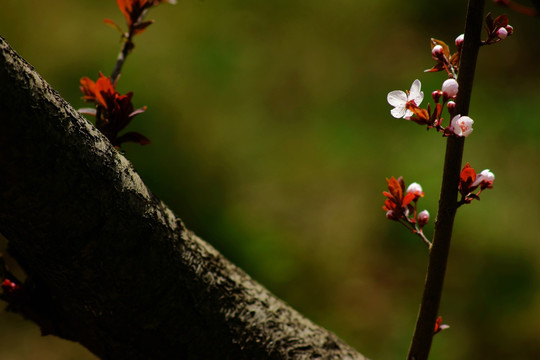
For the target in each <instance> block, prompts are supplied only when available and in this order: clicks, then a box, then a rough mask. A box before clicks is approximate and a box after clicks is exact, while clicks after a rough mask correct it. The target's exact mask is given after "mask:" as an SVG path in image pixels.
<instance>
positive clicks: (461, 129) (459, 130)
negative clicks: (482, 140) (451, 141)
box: [450, 115, 474, 137]
mask: <svg viewBox="0 0 540 360" xmlns="http://www.w3.org/2000/svg"><path fill="white" fill-rule="evenodd" d="M473 123H474V121H473V119H471V118H470V117H468V116H461V115H456V116H454V118H453V119H452V121H451V122H450V130H451V131H452V132H453V133H454V134H456V135H457V136H463V137H467V136H469V134H470V133H472V131H473V128H472V124H473Z"/></svg>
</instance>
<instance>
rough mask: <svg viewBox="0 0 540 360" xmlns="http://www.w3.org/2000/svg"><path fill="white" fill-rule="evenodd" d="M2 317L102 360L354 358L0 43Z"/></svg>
mask: <svg viewBox="0 0 540 360" xmlns="http://www.w3.org/2000/svg"><path fill="white" fill-rule="evenodd" d="M0 233H2V234H3V235H4V236H5V237H6V238H7V239H9V251H10V253H11V255H12V256H13V257H14V258H15V259H16V260H17V261H18V262H19V264H20V265H21V267H22V268H23V269H24V271H25V272H26V274H27V276H28V277H27V279H26V281H25V283H24V284H23V285H22V288H21V289H20V290H18V291H17V292H16V293H13V294H11V295H12V296H7V297H6V296H4V298H5V299H8V302H9V308H10V309H11V310H12V311H15V312H18V313H21V314H22V315H23V316H25V317H27V318H28V319H30V320H32V321H35V322H36V323H37V324H38V325H39V326H40V328H41V330H42V333H43V334H53V335H56V336H60V337H62V338H65V339H69V340H73V341H77V342H80V343H81V344H82V345H84V346H85V347H87V348H88V349H89V350H90V351H92V352H93V353H94V354H96V355H97V356H99V357H100V358H102V359H115V360H116V359H365V358H364V357H363V356H362V355H361V354H359V353H357V352H356V351H355V350H354V349H352V348H351V347H349V346H348V345H347V344H345V343H344V342H343V341H341V340H340V339H338V338H337V337H336V336H335V335H334V334H332V333H330V332H328V331H327V330H325V329H322V328H320V327H318V326H316V325H314V324H313V323H312V322H310V321H309V320H307V319H305V318H303V317H302V316H301V315H300V314H298V313H297V312H296V311H295V310H293V309H291V308H290V307H289V306H287V305H286V304H285V303H284V302H283V301H281V300H279V299H277V298H276V297H275V296H274V295H272V294H271V293H270V292H269V291H268V290H266V289H265V288H264V287H262V286H261V285H260V284H258V283H256V282H255V281H254V280H253V279H251V278H250V277H249V276H247V275H246V274H245V273H244V272H243V271H242V270H240V269H239V268H237V267H236V266H234V265H233V264H231V263H230V262H229V261H228V260H226V259H225V258H224V257H223V256H222V255H220V254H219V253H218V252H217V251H216V250H215V249H213V248H212V247H211V246H210V245H209V244H207V243H206V242H204V241H203V240H201V239H199V238H198V237H197V236H195V235H194V234H193V233H192V232H190V231H188V230H187V229H186V228H185V227H184V225H183V224H182V222H181V220H179V219H177V218H176V217H175V215H174V214H173V213H172V211H171V210H169V209H168V208H167V207H166V206H165V205H164V204H163V203H162V202H161V201H160V200H159V199H157V198H156V197H155V196H154V195H153V194H152V193H151V192H150V191H149V190H148V189H147V188H146V186H145V185H144V183H143V182H142V180H141V179H140V177H139V175H138V174H137V173H136V172H135V170H134V169H133V167H132V165H131V164H130V163H129V162H128V161H127V160H126V159H125V158H124V157H123V156H122V155H121V154H120V153H119V152H118V151H117V150H115V149H114V147H113V146H112V145H111V144H110V143H109V141H108V140H107V139H106V138H105V137H104V136H102V135H101V133H100V132H99V131H98V130H96V129H95V128H94V127H93V126H92V125H91V124H90V123H89V122H88V121H86V120H85V119H84V118H82V117H81V116H80V115H79V114H78V113H77V111H76V110H74V109H73V108H72V107H71V106H70V105H69V104H68V103H67V102H66V101H65V100H63V99H62V98H61V97H60V96H59V94H58V93H57V92H56V91H54V90H53V89H52V88H51V87H50V86H49V85H48V84H47V83H46V82H45V81H44V80H43V79H42V78H41V77H40V76H39V75H38V74H37V73H36V72H35V71H34V70H33V68H32V66H30V65H29V64H28V63H26V62H25V61H24V60H23V59H22V58H21V57H19V56H18V55H17V54H16V53H15V52H14V51H13V50H12V49H11V48H10V46H9V45H8V44H7V42H6V41H5V40H4V39H3V38H1V37H0Z"/></svg>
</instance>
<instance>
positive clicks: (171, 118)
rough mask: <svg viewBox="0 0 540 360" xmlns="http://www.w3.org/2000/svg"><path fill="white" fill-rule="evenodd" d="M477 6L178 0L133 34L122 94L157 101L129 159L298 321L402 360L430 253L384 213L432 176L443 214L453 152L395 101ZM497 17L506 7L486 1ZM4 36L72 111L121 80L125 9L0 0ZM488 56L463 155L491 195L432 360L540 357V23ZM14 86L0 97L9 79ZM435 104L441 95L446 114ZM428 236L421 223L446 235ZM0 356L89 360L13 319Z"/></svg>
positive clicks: (462, 223) (476, 218)
mask: <svg viewBox="0 0 540 360" xmlns="http://www.w3.org/2000/svg"><path fill="white" fill-rule="evenodd" d="M466 5H467V4H466V1H451V0H446V1H438V2H433V1H428V0H425V1H415V2H411V1H408V2H404V1H397V0H378V1H358V0H357V1H353V0H333V1H331V0H326V1H322V0H273V1H262V0H255V1H240V0H219V1H216V0H204V1H197V0H180V1H179V2H178V4H177V5H176V6H171V5H168V4H164V5H160V6H159V7H158V8H155V9H153V10H151V12H150V14H149V16H148V18H153V19H156V23H155V24H154V25H152V26H150V27H149V29H148V30H147V32H146V33H144V34H142V35H140V36H138V37H137V38H136V41H135V42H136V49H135V51H134V53H133V54H132V55H131V56H130V57H129V58H128V60H127V62H126V64H125V68H124V71H123V74H122V77H121V78H120V81H119V84H118V88H119V91H120V92H121V93H125V92H128V91H133V92H134V94H135V95H134V98H133V102H134V104H135V106H136V107H140V106H143V105H147V106H148V110H147V112H146V113H144V114H142V115H139V116H138V117H136V118H135V120H134V121H133V123H132V125H130V130H133V131H140V132H142V133H143V134H145V135H146V136H148V137H149V138H150V139H151V140H152V144H151V145H149V146H146V147H141V146H139V145H132V144H128V145H126V146H125V149H124V150H125V151H126V156H127V157H128V158H129V159H130V160H131V161H132V162H133V164H134V166H135V167H136V169H137V170H138V172H139V173H140V174H141V176H142V178H143V179H144V181H145V182H146V184H147V185H148V186H149V187H150V188H151V189H152V191H154V192H155V193H156V194H157V195H158V196H159V197H160V198H161V199H163V200H164V201H165V202H166V203H167V204H168V205H169V206H170V207H171V208H172V209H173V210H174V211H175V212H176V213H177V215H178V216H180V217H181V218H182V219H183V220H184V221H185V223H186V224H187V226H188V227H189V228H191V229H193V230H194V231H195V232H196V233H197V234H199V235H200V236H201V237H203V238H204V239H206V240H207V241H208V242H210V243H211V244H212V245H214V246H215V247H216V248H217V249H219V250H220V251H221V252H223V253H224V254H225V255H226V256H227V257H228V258H229V259H231V260H232V261H233V262H235V263H236V264H238V265H239V266H240V267H242V268H243V269H245V270H246V271H247V272H248V273H249V274H251V275H252V276H253V277H254V278H255V279H257V280H258V281H260V282H261V283H263V284H264V285H266V286H267V287H268V288H269V289H270V290H271V291H273V292H274V293H276V294H277V295H278V296H279V297H281V298H283V299H284V300H286V301H287V302H288V303H290V304H291V305H292V306H293V307H295V308H296V309H298V310H299V311H300V312H301V313H303V314H305V315H306V316H307V317H309V318H311V319H312V320H314V321H315V322H316V323H318V324H320V325H322V326H324V327H327V328H329V329H330V330H332V331H334V332H335V333H337V334H338V335H339V336H340V337H342V338H343V339H345V340H346V341H347V342H349V343H350V344H351V345H353V346H354V347H356V348H357V349H358V350H359V351H360V352H362V353H364V354H365V355H366V356H369V357H370V358H373V359H376V360H383V359H388V360H393V359H399V358H404V357H405V354H406V351H407V349H408V345H409V341H410V337H411V334H412V331H413V327H414V323H415V319H416V314H417V310H418V305H419V301H420V297H421V292H422V287H423V282H424V276H425V268H426V265H427V251H426V248H425V246H424V245H423V244H422V243H421V241H420V240H419V239H418V238H416V237H415V236H413V235H412V234H410V233H408V232H407V231H406V230H405V229H404V228H401V227H400V226H398V224H396V223H393V222H389V221H387V220H386V219H385V216H384V211H383V210H381V206H382V205H383V201H384V197H383V196H382V194H381V192H382V191H383V190H385V187H386V182H385V177H390V176H396V177H397V176H400V175H402V176H404V178H405V181H406V182H407V183H410V182H413V181H417V182H419V183H421V184H422V186H423V187H424V191H425V193H426V196H425V198H423V199H422V200H421V202H420V207H421V208H426V209H428V210H429V211H430V213H431V214H432V218H434V217H435V213H436V206H437V201H438V192H439V188H440V182H441V172H442V161H443V157H444V147H445V141H444V139H442V138H441V137H440V135H439V134H437V133H435V132H426V131H425V130H424V129H423V128H422V127H420V126H418V125H416V124H413V123H410V122H407V121H405V120H401V119H394V118H393V117H391V116H390V109H391V107H390V106H389V105H388V104H387V102H386V94H387V93H388V92H389V91H391V90H396V89H402V90H405V89H408V88H409V87H410V84H411V83H412V81H413V80H414V79H417V78H418V79H420V80H421V81H422V87H423V91H424V92H425V93H426V98H425V100H424V103H423V105H425V104H426V103H427V101H429V100H430V99H429V98H430V96H429V94H430V93H431V91H433V90H435V89H437V88H440V84H441V83H442V81H443V80H444V79H445V74H443V73H435V74H431V73H424V72H423V70H425V69H428V68H430V67H431V66H432V65H433V64H434V62H433V60H432V59H431V55H430V51H429V50H430V48H429V39H430V37H435V38H438V39H441V40H443V41H446V42H447V43H448V44H451V45H452V47H453V41H454V38H455V37H456V36H457V35H459V34H460V33H462V32H463V29H464V18H465V10H466ZM486 7H487V9H486V10H487V11H493V12H494V14H496V15H498V14H501V13H504V12H506V9H503V8H499V7H497V6H495V5H494V4H493V3H491V2H488V3H487V5H486ZM1 8H2V9H1V11H0V34H1V35H2V36H4V37H5V38H6V39H7V41H8V42H9V43H10V44H11V45H12V46H13V47H14V48H15V49H16V50H17V51H18V53H19V54H20V55H22V56H23V57H24V58H25V59H27V60H28V61H29V62H30V63H31V64H32V65H34V66H35V67H36V69H37V71H38V72H40V73H41V74H42V76H43V77H44V78H45V79H46V80H47V81H48V82H49V83H50V84H51V85H52V86H53V87H54V88H55V89H57V90H58V91H59V92H60V93H61V95H62V96H63V97H64V98H66V99H67V100H68V101H69V102H71V103H72V104H73V105H74V106H75V107H76V108H79V107H84V106H87V105H86V104H84V103H83V102H82V100H81V99H80V97H81V94H80V92H79V90H78V81H79V79H80V78H81V77H82V76H90V77H92V78H94V79H95V78H97V73H98V71H99V70H101V71H103V72H104V73H105V74H110V72H111V71H112V68H113V65H114V61H115V58H116V55H117V52H118V50H119V47H120V42H119V34H118V33H117V32H115V30H114V29H112V28H110V27H108V26H106V25H104V24H103V23H102V20H103V19H104V18H112V19H114V20H115V21H116V22H117V23H119V24H122V26H124V19H123V16H122V14H121V13H120V11H119V10H118V9H117V7H116V2H115V1H112V0H109V1H95V0H78V1H67V0H62V1H37V0H27V1H20V0H3V1H2V2H1ZM509 16H510V22H511V24H512V25H513V26H514V29H515V34H514V36H512V37H510V38H508V39H507V40H505V41H504V42H503V43H501V44H496V45H494V46H490V47H486V48H482V49H481V52H480V58H479V64H478V69H477V77H476V80H475V88H474V91H473V98H472V103H471V110H470V116H471V117H472V118H473V119H474V120H475V124H474V129H475V131H474V132H473V133H472V135H471V136H470V137H469V138H468V139H467V141H466V147H465V155H464V160H465V161H469V162H470V163H471V165H472V166H473V167H474V168H475V169H477V170H478V171H480V170H482V169H485V168H489V169H491V170H492V171H493V172H494V173H495V175H496V180H495V188H494V189H493V190H490V191H486V192H485V193H484V194H482V200H481V201H480V202H475V203H473V204H472V205H469V206H465V207H463V208H461V209H460V210H459V212H458V215H457V219H456V226H455V232H454V234H455V236H454V239H453V247H452V251H451V254H450V255H451V257H450V263H449V268H448V277H447V281H446V284H445V292H444V297H443V302H442V307H441V311H440V313H441V315H442V316H443V317H444V322H445V323H448V324H450V326H451V328H450V329H449V330H447V331H445V332H444V333H443V334H440V335H437V336H436V338H435V341H434V346H433V350H432V358H433V359H434V360H450V359H538V358H540V341H539V338H540V335H538V334H539V333H540V322H539V320H540V301H539V298H540V291H539V276H540V261H539V258H540V244H539V240H540V236H539V234H538V230H539V227H540V226H539V222H540V221H539V219H540V205H539V199H540V189H539V186H538V183H539V181H538V178H539V176H540V168H539V166H538V159H539V158H540V149H539V145H538V141H539V139H540V114H539V111H538V107H539V104H540V87H539V85H538V83H539V79H540V68H539V66H538V64H539V56H540V42H539V39H540V36H539V35H540V21H539V19H536V18H528V17H525V16H523V15H520V14H515V13H509ZM0 86H1V84H0ZM431 102H432V101H431ZM432 229H433V226H432V223H431V224H429V225H428V226H427V228H426V232H427V234H428V236H431V233H432ZM0 358H1V359H12V360H15V359H41V360H47V359H93V358H94V357H93V356H92V355H91V354H88V352H87V351H86V350H85V349H83V348H82V347H80V346H79V345H76V344H71V343H69V342H66V341H62V340H58V339H56V338H52V337H45V338H42V337H40V336H39V330H38V329H37V327H35V326H34V325H33V324H31V323H29V322H26V321H24V320H22V319H20V318H19V317H18V316H15V315H13V314H7V313H5V312H0Z"/></svg>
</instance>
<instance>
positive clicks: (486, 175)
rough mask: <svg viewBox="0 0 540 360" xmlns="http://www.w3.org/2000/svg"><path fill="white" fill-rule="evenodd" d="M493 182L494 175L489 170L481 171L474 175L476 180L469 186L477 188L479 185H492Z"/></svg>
mask: <svg viewBox="0 0 540 360" xmlns="http://www.w3.org/2000/svg"><path fill="white" fill-rule="evenodd" d="M494 180H495V174H493V173H492V172H491V171H489V169H485V170H482V172H481V173H480V174H478V175H476V180H474V182H473V183H472V185H471V186H478V185H480V184H481V183H486V184H492V183H493V181H494Z"/></svg>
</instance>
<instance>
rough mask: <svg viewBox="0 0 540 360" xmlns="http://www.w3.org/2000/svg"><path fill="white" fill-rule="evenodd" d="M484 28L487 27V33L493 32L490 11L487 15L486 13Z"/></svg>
mask: <svg viewBox="0 0 540 360" xmlns="http://www.w3.org/2000/svg"><path fill="white" fill-rule="evenodd" d="M486 28H487V31H488V33H490V34H491V33H492V32H493V28H494V26H493V18H492V17H491V13H490V12H488V13H487V15H486Z"/></svg>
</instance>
